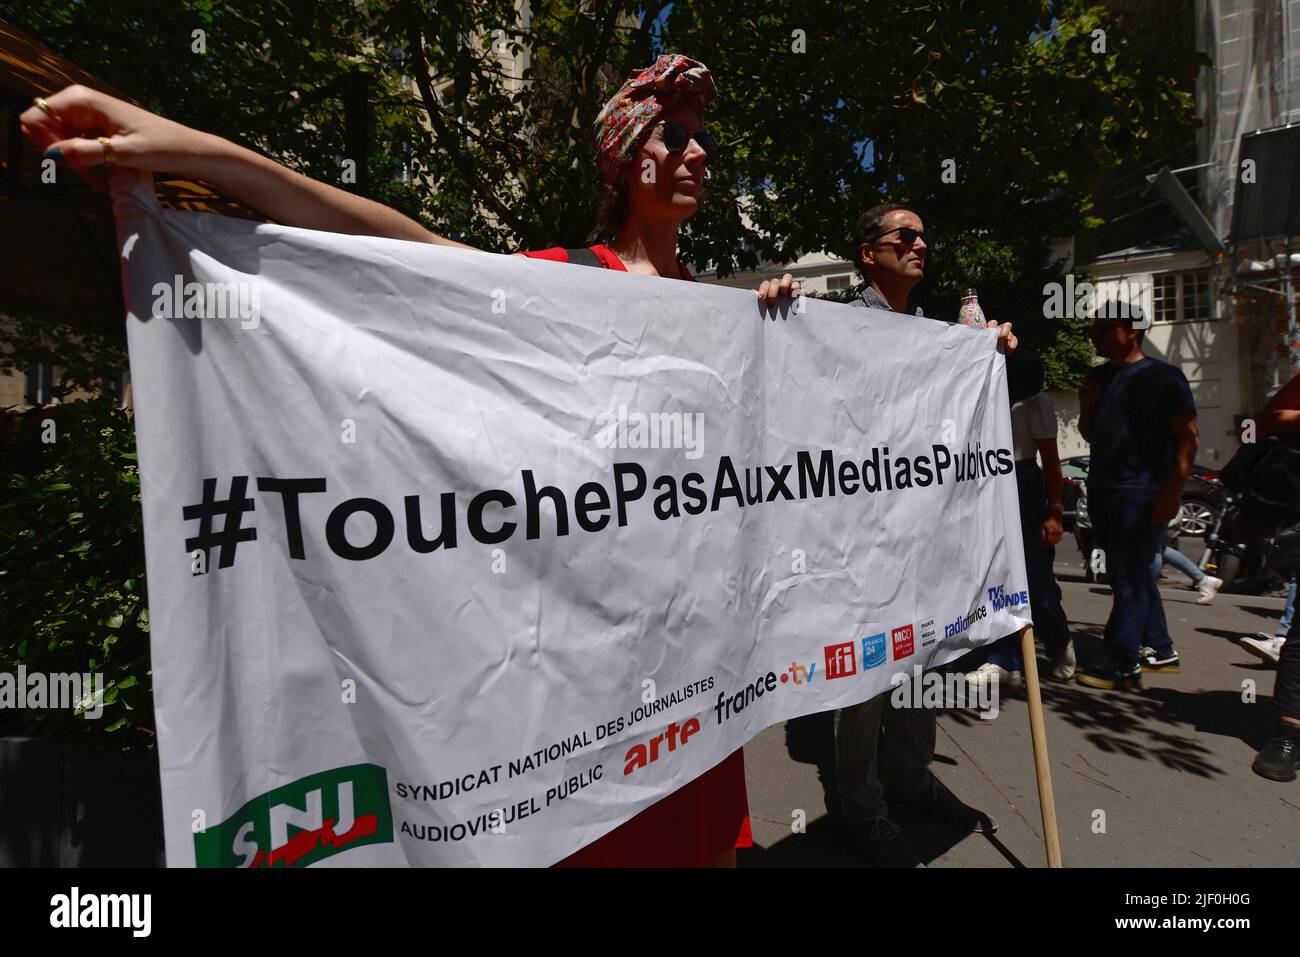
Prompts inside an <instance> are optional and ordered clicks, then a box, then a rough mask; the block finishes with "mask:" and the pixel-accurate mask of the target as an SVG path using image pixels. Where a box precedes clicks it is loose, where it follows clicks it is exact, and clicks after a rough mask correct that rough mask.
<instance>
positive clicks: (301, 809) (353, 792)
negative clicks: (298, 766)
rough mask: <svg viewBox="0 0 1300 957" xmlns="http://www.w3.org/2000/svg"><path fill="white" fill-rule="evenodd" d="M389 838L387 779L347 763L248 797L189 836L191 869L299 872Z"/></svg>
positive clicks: (375, 770) (375, 771) (375, 769)
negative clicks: (191, 841)
mask: <svg viewBox="0 0 1300 957" xmlns="http://www.w3.org/2000/svg"><path fill="white" fill-rule="evenodd" d="M392 840H393V812H392V808H391V807H390V806H389V803H388V775H387V774H386V773H385V772H384V769H383V768H381V767H379V766H378V765H375V764H354V765H352V766H350V767H346V768H335V769H334V770H332V771H322V772H320V773H319V774H311V775H308V776H307V777H305V778H300V779H298V780H297V781H294V782H293V783H291V784H286V785H284V786H282V787H278V788H276V789H275V790H273V791H267V792H266V793H265V794H263V795H261V796H259V797H255V798H253V800H251V801H249V802H248V803H247V804H245V805H244V806H243V807H241V808H240V809H239V810H238V811H236V812H235V814H233V815H232V816H231V817H230V818H229V819H228V820H226V821H223V822H222V823H220V824H218V825H216V826H215V827H210V828H208V829H207V830H205V831H202V832H201V833H198V834H195V835H194V860H195V864H196V866H198V867H306V866H308V865H309V864H315V863H316V862H317V861H319V860H321V859H323V858H326V857H330V856H332V855H334V854H340V853H342V852H343V851H348V850H351V849H352V848H354V847H362V846H364V845H366V844H388V843H391V842H392Z"/></svg>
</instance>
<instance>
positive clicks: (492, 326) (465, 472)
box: [115, 172, 1029, 866]
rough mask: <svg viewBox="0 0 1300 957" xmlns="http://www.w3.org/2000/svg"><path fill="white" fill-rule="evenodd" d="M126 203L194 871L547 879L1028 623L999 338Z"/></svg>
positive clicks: (150, 505)
mask: <svg viewBox="0 0 1300 957" xmlns="http://www.w3.org/2000/svg"><path fill="white" fill-rule="evenodd" d="M115 177H116V180H115V199H116V205H115V208H116V213H117V219H118V230H119V240H120V242H121V246H122V257H123V273H124V277H125V288H126V301H127V309H128V312H129V319H128V322H129V335H130V349H131V375H132V382H133V388H134V400H135V410H136V424H137V430H138V444H139V453H140V467H141V485H142V489H143V500H144V517H145V529H146V535H145V539H146V547H147V559H148V580H149V605H150V615H151V622H152V632H151V633H152V638H153V668H154V681H155V689H156V691H155V694H156V702H157V716H158V739H159V750H160V754H161V761H162V778H163V780H162V783H163V803H164V814H165V827H166V838H167V856H168V861H169V863H170V864H172V865H195V864H198V865H200V866H240V865H253V866H281V865H296V866H302V865H306V864H312V863H316V862H318V861H319V862H320V863H321V865H322V866H357V865H395V864H412V865H457V864H492V865H501V864H528V865H547V864H551V863H554V862H556V861H558V860H560V859H562V858H564V857H565V856H567V855H568V854H570V853H571V852H573V851H574V850H576V849H578V848H580V847H582V846H584V845H585V844H588V843H590V842H591V841H593V840H595V839H596V838H598V837H600V836H601V835H603V834H605V833H607V832H608V831H610V830H612V829H613V828H614V827H616V826H617V825H618V824H619V823H620V822H622V821H625V820H627V819H628V818H630V817H632V816H633V815H634V814H636V813H637V812H639V811H641V810H643V809H644V808H646V807H647V806H649V805H651V804H653V803H654V802H655V801H656V800H658V799H660V798H662V797H663V796H665V795H667V794H669V793H671V792H672V791H674V790H675V789H677V788H679V787H681V786H682V785H683V784H685V783H687V782H689V781H691V780H692V779H694V778H696V777H698V776H699V775H700V774H702V773H704V772H705V771H707V770H708V769H709V768H711V767H713V766H714V765H716V764H717V763H718V762H720V761H721V760H723V759H724V758H725V757H726V756H727V755H729V754H730V753H731V752H732V751H734V750H735V749H736V748H738V747H740V746H741V745H743V744H744V743H745V742H746V741H748V740H749V739H750V738H752V737H753V736H754V735H755V734H757V733H758V732H759V731H761V730H762V729H764V728H766V727H768V726H770V725H772V724H774V723H776V722H779V721H783V720H785V719H788V718H791V717H794V716H797V715H803V714H809V713H812V712H817V711H824V710H826V709H829V708H834V707H840V706H843V705H848V704H853V703H856V702H860V701H863V700H866V699H867V698H869V697H872V696H874V695H876V694H878V693H880V692H882V691H885V690H887V689H889V687H890V684H891V678H893V677H894V676H895V675H903V676H906V677H907V679H908V682H909V684H908V685H906V686H904V688H913V687H915V688H917V689H918V690H919V688H920V669H923V668H930V667H932V666H934V665H938V664H941V663H944V662H947V661H950V660H951V659H953V658H955V657H957V656H959V655H961V654H962V653H964V652H966V651H968V650H969V649H971V648H972V647H974V646H976V645H979V644H983V643H986V642H988V641H991V640H993V639H996V638H998V637H1000V636H1002V635H1006V634H1009V633H1011V632H1013V631H1016V630H1017V629H1018V628H1020V627H1022V626H1023V625H1025V624H1027V623H1028V621H1029V618H1028V608H1027V607H1026V596H1025V592H1024V589H1025V588H1026V584H1025V579H1024V570H1023V569H1024V559H1023V555H1022V549H1021V541H1020V525H1019V516H1018V511H1017V497H1016V484H1015V475H1014V471H1013V469H1012V456H1011V452H1010V449H1011V434H1010V421H1009V415H1008V406H1007V394H1006V381H1005V375H1004V370H1003V360H1002V357H1001V356H1000V355H999V354H998V353H997V351H996V348H995V334H994V333H993V332H991V331H985V330H973V329H970V328H967V327H962V326H949V325H947V324H944V323H941V322H933V321H928V320H924V319H918V318H915V317H908V316H900V315H895V314H892V313H884V312H877V311H869V310H862V309H853V308H849V307H847V306H843V305H839V304H832V303H823V302H816V301H808V302H807V303H806V310H805V311H804V312H803V313H802V314H791V313H782V314H777V315H775V317H774V316H773V315H772V314H770V313H769V314H768V315H767V316H763V315H762V314H761V313H760V310H759V308H758V306H757V305H756V302H755V298H754V295H753V293H750V292H745V291H741V290H735V289H726V288H722V287H718V286H710V285H704V284H691V283H686V282H681V281H675V280H665V279H657V278H651V277H643V276H636V275H629V274H619V273H615V272H611V271H606V270H601V269H594V268H588V267H583V266H572V265H564V264H556V263H550V262H542V261H534V260H528V259H525V258H522V257H509V256H498V255H491V254H486V253H478V252H468V251H461V250H453V249H447V248H443V247H437V246H429V245H424V244H419V243H408V242H399V241H392V240H384V239H374V238H363V237H356V236H342V235H335V234H332V233H323V232H313V231H308V230H300V229H292V228H285V227H279V226H270V225H257V224H253V223H249V222H244V221H240V220H235V219H226V218H222V217H217V216H210V215H206V214H197V213H179V212H171V211H166V212H165V211H162V210H161V209H160V208H159V207H158V206H157V204H156V201H155V200H154V198H153V194H152V191H151V190H149V189H148V188H147V187H145V186H144V185H143V184H142V183H141V182H140V181H138V180H133V179H132V178H131V177H129V176H127V175H126V174H123V173H120V172H119V173H117V174H115ZM914 669H915V671H914ZM897 680H901V679H897ZM913 682H915V683H913ZM917 697H919V695H918V696H917ZM916 703H917V704H920V701H917V702H916Z"/></svg>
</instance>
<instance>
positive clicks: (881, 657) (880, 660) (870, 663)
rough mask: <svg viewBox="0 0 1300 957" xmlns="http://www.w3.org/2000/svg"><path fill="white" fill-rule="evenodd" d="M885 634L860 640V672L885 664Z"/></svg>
mask: <svg viewBox="0 0 1300 957" xmlns="http://www.w3.org/2000/svg"><path fill="white" fill-rule="evenodd" d="M885 650H886V644H885V633H884V632H883V631H882V632H881V633H880V634H878V635H867V637H865V638H863V639H862V670H863V671H866V670H868V669H869V668H879V667H880V666H881V665H883V664H884V663H885Z"/></svg>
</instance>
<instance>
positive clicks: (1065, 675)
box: [1052, 641, 1079, 681]
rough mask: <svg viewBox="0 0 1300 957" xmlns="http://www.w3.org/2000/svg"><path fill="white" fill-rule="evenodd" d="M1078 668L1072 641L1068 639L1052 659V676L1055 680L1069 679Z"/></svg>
mask: <svg viewBox="0 0 1300 957" xmlns="http://www.w3.org/2000/svg"><path fill="white" fill-rule="evenodd" d="M1078 668H1079V662H1078V659H1076V658H1075V657H1074V642H1073V641H1070V642H1069V643H1068V644H1066V646H1065V650H1064V651H1062V652H1061V653H1060V654H1059V655H1057V656H1056V657H1055V658H1053V659H1052V677H1053V678H1055V679H1056V680H1057V681H1069V680H1070V679H1071V678H1073V677H1074V673H1075V671H1077V670H1078Z"/></svg>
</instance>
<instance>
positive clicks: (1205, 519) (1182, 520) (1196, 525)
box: [1178, 498, 1215, 538]
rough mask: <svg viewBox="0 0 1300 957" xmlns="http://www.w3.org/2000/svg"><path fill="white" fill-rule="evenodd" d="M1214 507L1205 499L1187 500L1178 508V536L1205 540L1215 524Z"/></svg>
mask: <svg viewBox="0 0 1300 957" xmlns="http://www.w3.org/2000/svg"><path fill="white" fill-rule="evenodd" d="M1214 514H1215V513H1214V506H1212V505H1211V504H1210V503H1209V502H1207V501H1205V500H1204V499H1199V498H1185V499H1183V503H1182V505H1180V506H1179V507H1178V534H1179V535H1185V536H1187V537H1188V538H1204V537H1205V533H1206V532H1208V531H1209V530H1210V526H1211V525H1213V524H1214Z"/></svg>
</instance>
